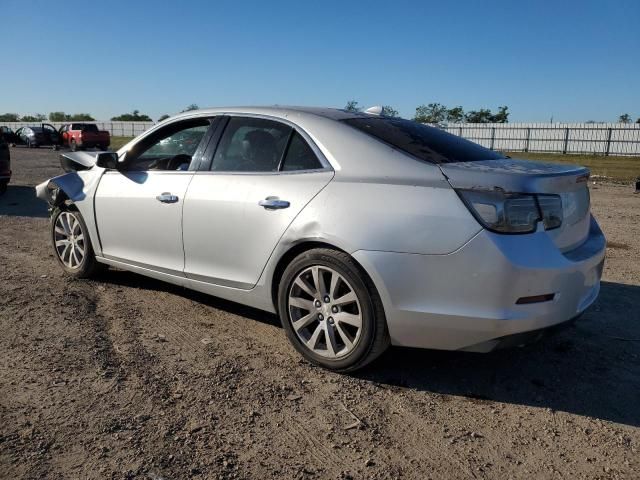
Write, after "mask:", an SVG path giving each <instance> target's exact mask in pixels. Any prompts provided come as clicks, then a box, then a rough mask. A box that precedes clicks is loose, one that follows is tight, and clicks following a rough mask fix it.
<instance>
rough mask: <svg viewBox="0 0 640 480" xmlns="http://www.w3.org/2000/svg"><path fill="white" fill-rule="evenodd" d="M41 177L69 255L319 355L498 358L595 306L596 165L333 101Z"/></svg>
mask: <svg viewBox="0 0 640 480" xmlns="http://www.w3.org/2000/svg"><path fill="white" fill-rule="evenodd" d="M61 163H62V167H63V168H64V170H65V171H66V172H67V173H65V174H64V175H61V176H59V177H56V178H53V179H51V180H49V181H47V182H45V183H43V184H41V185H39V186H38V187H37V191H38V196H40V197H41V198H44V199H46V200H47V201H48V202H49V203H50V204H51V207H52V210H51V211H52V221H51V241H52V245H53V249H54V252H55V256H56V258H57V260H58V262H59V263H60V265H61V267H62V268H63V269H64V270H65V271H66V272H68V273H69V274H70V275H73V276H76V277H87V276H90V275H93V274H95V273H96V272H97V271H98V270H100V269H101V268H104V267H106V266H109V265H112V266H115V267H118V268H122V269H126V270H130V271H133V272H137V273H140V274H142V275H147V276H150V277H154V278H157V279H160V280H164V281H167V282H171V283H173V284H177V285H181V286H183V287H186V288H190V289H194V290H198V291H201V292H205V293H208V294H211V295H215V296H218V297H221V298H225V299H228V300H232V301H235V302H239V303H242V304H245V305H250V306H252V307H255V308H258V309H262V310H265V311H268V312H275V313H277V314H278V315H279V316H280V318H281V320H282V325H283V327H284V331H285V332H286V334H287V336H288V338H289V340H290V341H291V343H292V344H293V346H294V347H295V348H296V349H297V350H298V351H299V352H300V353H301V354H302V355H303V356H304V357H305V358H307V359H308V360H310V361H312V362H314V363H316V364H319V365H322V366H323V367H326V368H329V369H333V370H339V371H349V370H354V369H357V368H360V367H362V366H364V365H366V364H367V363H369V362H370V361H372V360H373V359H375V358H376V357H377V356H378V355H380V354H381V353H382V352H383V351H384V350H385V349H386V348H387V346H389V345H400V346H408V347H419V348H433V349H445V350H469V351H477V352H488V351H491V350H493V349H495V348H498V347H500V346H504V345H520V344H523V343H525V342H527V341H528V340H530V339H532V338H535V337H537V336H538V335H539V332H541V331H542V330H543V329H546V328H547V327H550V326H553V325H556V324H559V323H562V322H566V321H568V320H571V319H574V318H576V317H577V316H578V315H580V314H581V313H582V312H583V311H584V310H585V309H586V308H587V307H588V306H589V305H591V304H592V303H593V301H594V300H595V299H596V297H597V295H598V291H599V286H600V276H601V273H602V267H603V259H604V251H605V238H604V236H603V234H602V232H601V231H600V228H599V227H598V225H597V223H596V221H595V220H594V218H593V217H592V216H591V213H590V206H589V191H588V186H587V179H588V176H589V172H588V170H586V169H585V168H582V167H576V166H570V165H558V164H544V163H534V162H527V161H519V160H514V159H511V158H507V157H505V156H503V155H502V154H500V153H497V152H494V151H491V150H488V149H486V148H483V147H481V146H479V145H477V144H475V143H472V142H469V141H467V140H464V139H462V138H459V137H457V136H454V135H450V134H448V133H446V132H443V131H442V130H440V129H438V128H433V127H429V126H426V125H421V124H418V123H415V122H412V121H408V120H403V119H398V118H388V117H384V116H380V115H375V114H369V113H354V112H347V111H343V110H334V109H321V108H297V107H287V108H284V107H272V108H216V109H209V110H199V111H192V112H186V113H183V114H181V115H178V116H176V117H173V118H170V119H168V120H166V121H164V122H162V123H160V124H158V125H156V126H155V127H153V128H152V129H150V130H149V131H147V132H145V133H144V134H142V135H140V136H139V137H137V138H136V139H134V140H133V141H131V142H130V143H128V144H127V145H125V146H124V147H122V148H121V149H120V150H119V151H118V152H117V153H112V152H102V153H98V154H90V153H85V152H76V153H65V154H63V155H62V156H61Z"/></svg>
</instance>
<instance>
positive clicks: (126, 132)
mask: <svg viewBox="0 0 640 480" xmlns="http://www.w3.org/2000/svg"><path fill="white" fill-rule="evenodd" d="M41 123H48V124H49V125H53V126H54V127H55V128H56V130H58V129H59V128H60V127H62V126H63V125H66V124H68V123H95V124H96V125H97V126H98V129H99V130H107V131H108V132H109V133H110V134H111V135H112V136H114V137H135V136H137V135H140V134H141V133H142V132H144V131H145V130H148V129H149V128H151V127H153V126H154V125H155V123H154V122H111V121H108V122H107V121H99V122H83V121H77V122H49V121H46V120H45V121H43V122H0V126H7V127H10V128H11V129H12V130H13V131H15V130H17V129H18V128H20V127H28V126H35V125H40V124H41Z"/></svg>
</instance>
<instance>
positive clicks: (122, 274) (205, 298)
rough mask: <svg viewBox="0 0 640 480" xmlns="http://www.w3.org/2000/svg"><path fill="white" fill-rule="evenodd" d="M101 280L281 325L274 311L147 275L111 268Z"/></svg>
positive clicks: (101, 275)
mask: <svg viewBox="0 0 640 480" xmlns="http://www.w3.org/2000/svg"><path fill="white" fill-rule="evenodd" d="M99 280H102V281H105V282H107V283H109V284H112V285H118V286H121V287H130V288H139V289H144V290H152V291H161V292H168V293H172V294H174V295H179V296H181V297H183V298H188V299H189V300H192V301H194V302H198V303H201V304H203V305H207V306H209V307H212V308H216V309H218V310H223V311H225V312H227V313H231V314H233V315H239V316H242V317H246V318H249V319H251V320H255V321H257V322H262V323H266V324H269V325H274V326H278V327H280V326H281V324H280V319H279V318H278V316H277V315H275V314H273V313H269V312H265V311H262V310H258V309H256V308H252V307H248V306H246V305H242V304H239V303H236V302H231V301H229V300H225V299H223V298H218V297H213V296H211V295H207V294H204V293H200V292H196V291H195V290H189V289H187V288H184V287H180V286H178V285H173V284H171V283H167V282H163V281H161V280H156V279H154V278H149V277H145V276H142V275H138V274H136V273H132V272H127V271H124V270H117V269H113V268H110V269H109V270H107V271H106V272H104V273H102V274H100V278H99Z"/></svg>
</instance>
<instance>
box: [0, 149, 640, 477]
mask: <svg viewBox="0 0 640 480" xmlns="http://www.w3.org/2000/svg"><path fill="white" fill-rule="evenodd" d="M11 153H12V159H13V169H14V172H15V176H14V181H13V183H12V185H11V186H10V187H9V191H8V193H7V195H5V196H4V197H0V272H2V277H1V280H0V478H101V479H102V478H114V479H121V478H149V479H154V480H157V479H183V478H250V479H263V478H272V477H275V478H287V479H288V478H319V479H324V478H328V479H337V478H343V479H346V478H354V479H357V478H373V479H383V478H384V479H386V478H409V479H410V478H416V479H423V478H424V479H426V478H448V479H452V478H589V479H592V478H639V477H640V454H639V453H640V313H639V312H640V308H639V307H638V303H640V195H633V193H632V192H633V189H632V188H631V186H619V185H595V186H592V199H593V210H594V213H595V215H596V217H597V218H598V220H599V221H600V223H601V225H602V227H603V229H604V231H605V233H606V234H607V236H608V239H609V241H610V248H608V250H607V262H606V267H605V271H604V282H603V285H602V293H601V295H600V298H599V300H598V302H597V304H596V305H594V306H593V307H592V308H591V309H590V310H589V311H588V312H587V313H586V314H585V315H584V316H583V317H582V318H581V319H580V321H579V322H578V323H577V324H575V325H574V326H572V327H570V328H568V329H566V330H564V331H562V332H560V333H558V334H557V335H555V336H551V337H548V338H545V339H543V340H542V341H541V342H539V343H537V344H535V345H532V346H529V347H525V348H520V349H516V350H504V351H499V352H495V353H491V354H472V353H460V352H436V351H419V350H406V349H398V348H394V349H390V350H389V351H388V353H386V354H385V355H384V356H383V357H382V358H380V359H379V360H378V361H376V362H374V363H373V364H372V365H371V366H370V367H368V368H367V369H366V370H364V371H361V372H358V373H357V374H354V375H338V374H333V373H329V372H327V371H324V370H322V369H319V368H316V367H313V366H311V365H309V364H307V363H306V362H304V361H302V360H301V359H300V357H299V356H298V355H297V354H296V352H295V351H294V350H293V348H292V347H290V346H289V344H288V343H287V340H286V338H285V335H284V333H283V331H282V329H281V327H280V326H279V322H278V319H277V318H276V317H275V316H273V315H269V314H266V313H263V312H260V311H256V310H252V309H249V308H246V307H242V306H239V305H237V304H233V303H230V302H225V301H222V300H219V299H216V298H213V297H207V296H204V295H201V294H198V293H193V292H190V291H186V290H183V289H181V288H177V287H173V286H171V285H166V284H163V283H160V282H157V281H154V280H150V279H147V278H144V277H141V276H137V275H135V274H131V273H127V272H123V271H116V270H110V271H108V272H107V273H105V274H104V275H103V276H102V277H101V278H100V279H98V280H95V281H94V280H91V281H84V280H83V281H77V280H72V279H69V278H68V277H66V276H64V275H63V273H62V271H61V269H60V268H59V267H58V266H57V264H56V262H55V260H54V258H53V255H52V250H51V248H50V246H49V242H48V235H47V228H48V219H47V218H46V209H45V208H44V206H43V205H42V204H40V203H39V202H38V201H37V200H36V199H35V198H34V197H33V190H32V186H33V185H35V184H37V183H39V182H41V181H43V180H45V179H46V178H48V177H50V176H53V175H56V174H58V173H59V172H60V170H59V167H58V163H57V153H55V152H51V151H49V150H43V149H41V150H26V149H20V148H14V149H12V152H11Z"/></svg>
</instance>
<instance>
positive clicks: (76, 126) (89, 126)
mask: <svg viewBox="0 0 640 480" xmlns="http://www.w3.org/2000/svg"><path fill="white" fill-rule="evenodd" d="M71 130H82V131H83V132H97V131H98V127H97V126H96V125H94V124H93V123H72V124H71Z"/></svg>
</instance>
